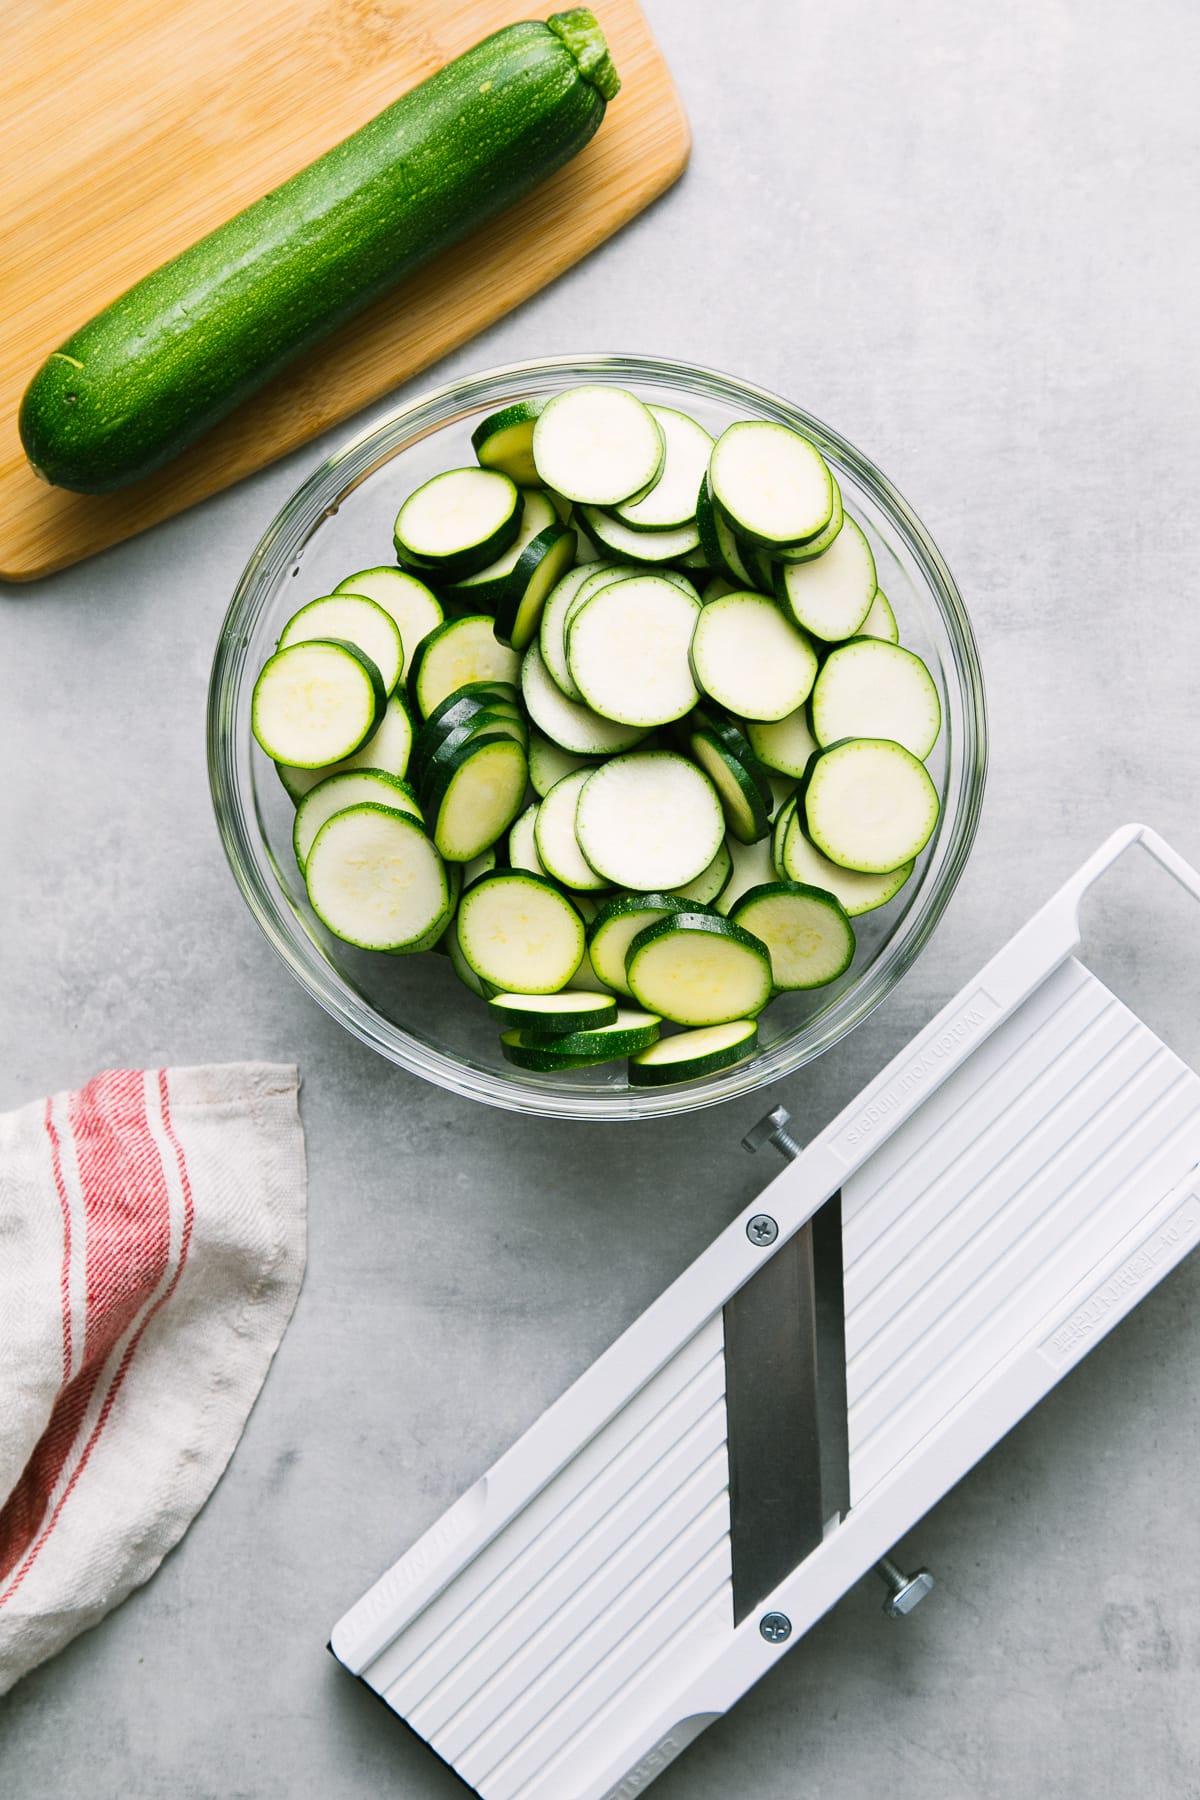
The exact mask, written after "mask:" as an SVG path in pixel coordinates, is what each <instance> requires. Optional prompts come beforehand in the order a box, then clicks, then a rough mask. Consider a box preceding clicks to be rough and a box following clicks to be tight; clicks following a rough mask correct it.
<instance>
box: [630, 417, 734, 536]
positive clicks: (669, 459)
mask: <svg viewBox="0 0 1200 1800" xmlns="http://www.w3.org/2000/svg"><path fill="white" fill-rule="evenodd" d="M649 410H650V411H651V412H652V413H653V415H654V417H655V418H656V419H657V420H658V425H659V430H660V431H661V432H662V435H663V466H662V472H661V473H660V475H659V477H658V480H657V481H656V482H655V484H654V486H653V487H652V488H651V489H650V492H649V493H648V494H646V495H645V497H644V498H643V499H641V500H626V501H624V502H623V503H622V504H621V505H620V506H617V507H614V508H613V510H614V512H615V513H616V516H617V518H618V519H619V520H620V522H621V524H622V525H628V526H629V527H630V528H631V529H632V530H634V531H675V530H678V529H679V527H680V526H682V525H691V524H692V523H693V521H694V520H695V517H696V490H697V489H698V488H699V486H700V483H701V482H702V481H703V479H704V477H705V475H706V474H707V473H708V459H709V457H710V456H711V454H712V447H713V440H712V438H711V437H710V436H709V435H708V432H707V431H705V429H704V427H703V425H697V423H696V421H695V419H692V418H689V417H688V415H687V413H681V412H676V411H675V408H674V407H673V406H654V405H651V407H650V409H649ZM698 541H699V540H697V542H698Z"/></svg>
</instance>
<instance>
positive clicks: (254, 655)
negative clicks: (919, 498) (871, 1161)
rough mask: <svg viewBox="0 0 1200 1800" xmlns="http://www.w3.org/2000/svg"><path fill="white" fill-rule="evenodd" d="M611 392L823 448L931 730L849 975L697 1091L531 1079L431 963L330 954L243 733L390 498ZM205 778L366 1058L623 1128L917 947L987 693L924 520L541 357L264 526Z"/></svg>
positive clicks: (980, 749) (818, 1048)
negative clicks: (926, 812) (916, 794)
mask: <svg viewBox="0 0 1200 1800" xmlns="http://www.w3.org/2000/svg"><path fill="white" fill-rule="evenodd" d="M584 381H610V382H614V383H618V384H619V385H621V386H622V387H627V388H630V389H632V391H633V392H634V393H636V394H639V395H641V396H642V397H643V398H644V399H648V400H658V401H661V402H663V403H664V404H666V405H669V406H676V407H679V408H681V409H682V410H684V411H686V412H689V413H691V414H693V416H694V417H695V418H697V419H699V420H700V422H701V423H702V424H703V425H705V426H706V427H707V428H708V430H709V431H711V432H712V433H713V434H714V435H715V434H717V433H718V432H719V431H720V430H721V429H722V428H723V427H724V426H725V425H726V424H728V423H729V422H730V421H731V420H733V419H738V418H755V417H758V418H766V419H776V420H779V421H781V422H782V423H783V424H786V425H794V426H796V427H798V428H799V429H800V430H801V431H803V432H806V433H807V434H808V436H809V437H811V438H812V439H813V440H814V441H815V442H816V443H817V444H819V445H820V447H821V450H822V451H823V453H824V455H825V456H826V458H827V459H828V461H829V462H830V464H831V465H832V466H833V468H834V469H835V471H836V473H837V477H838V480H839V482H840V483H841V487H842V492H843V495H844V497H845V501H846V507H847V510H848V511H849V512H851V513H852V514H853V515H854V517H855V518H856V519H857V520H858V521H859V523H860V524H861V525H862V526H863V528H864V530H865V531H866V533H867V535H868V537H869V538H870V540H871V544H872V547H873V549H874V552H875V557H876V561H877V563H878V567H879V581H880V585H881V586H882V587H883V589H884V591H885V592H886V593H887V594H888V596H889V598H890V599H891V601H892V604H893V606H894V608H895V611H896V616H897V618H898V620H899V624H900V632H901V638H902V641H903V642H904V643H905V644H907V645H908V646H909V647H910V648H912V649H914V650H916V651H917V652H918V653H919V654H920V655H921V656H923V657H924V659H925V661H926V662H927V663H928V665H929V667H930V669H931V671H932V672H933V675H934V677H935V679H936V680H937V683H938V686H939V688H940V690H941V696H942V711H943V719H944V725H943V730H942V735H941V738H940V740H939V742H938V745H937V747H936V749H935V751H934V753H933V755H932V757H931V758H930V761H929V768H930V773H931V774H932V775H933V778H934V780H935V782H936V783H937V786H938V788H939V791H940V793H941V797H942V812H941V818H940V821H939V824H938V828H937V831H936V832H935V834H934V837H933V839H932V841H931V842H930V844H929V845H928V846H927V847H926V849H925V851H924V852H923V854H922V856H921V858H920V861H919V863H918V866H917V868H916V870H915V871H914V873H913V875H912V877H911V878H910V880H909V881H908V883H907V884H906V886H905V887H904V888H903V889H902V890H901V892H900V893H899V895H898V896H897V897H896V899H895V900H894V901H892V902H891V904H890V905H888V906H886V907H882V908H880V910H879V911H877V912H874V913H868V914H866V915H864V916H863V917H862V918H860V919H858V920H856V921H855V926H856V930H857V934H858V951H857V954H856V956H855V958H854V962H853V963H852V965H851V967H850V968H849V969H848V970H847V971H846V973H845V975H844V976H842V977H841V978H840V980H838V981H837V982H835V983H834V984H832V985H831V986H830V987H828V988H823V989H820V990H819V991H817V992H816V993H812V994H807V995H802V994H793V995H785V996H783V997H782V998H780V999H777V1000H775V1001H774V1002H773V1003H772V1004H771V1006H770V1007H769V1008H768V1009H767V1012H766V1013H765V1015H764V1016H763V1019H762V1021H761V1024H760V1041H759V1048H758V1051H757V1053H756V1055H755V1056H754V1057H753V1058H751V1059H750V1060H749V1061H747V1062H744V1063H740V1064H739V1065H738V1066H737V1067H736V1068H732V1069H727V1070H724V1071H722V1072H720V1073H718V1074H716V1075H710V1076H708V1077H706V1078H705V1079H703V1080H700V1081H693V1082H688V1083H685V1084H680V1085H678V1086H675V1087H666V1088H661V1089H656V1088H649V1089H638V1088H632V1087H630V1086H629V1084H628V1082H627V1081H626V1079H625V1066H624V1064H623V1063H614V1064H612V1065H611V1066H609V1067H607V1068H596V1069H583V1070H579V1071H577V1072H574V1073H572V1074H566V1073H563V1074H551V1075H537V1074H531V1073H526V1072H524V1071H522V1070H519V1069H515V1068H513V1067H512V1066H511V1065H510V1064H508V1063H506V1062H504V1060H503V1059H502V1057H501V1055H500V1046H499V1041H498V1032H497V1027H496V1023H495V1020H494V1019H493V1018H492V1017H490V1016H489V1014H488V1010H487V1008H486V1007H485V1006H484V1005H483V1004H482V1002H480V1001H479V1000H478V999H476V997H475V996H474V995H473V994H471V993H469V992H468V991H467V989H466V988H464V987H463V986H462V985H461V984H460V982H459V981H458V979H457V977H456V976H455V974H454V971H453V969H452V968H451V966H450V963H449V960H448V959H447V958H446V957H444V956H437V955H422V956H411V957H393V956H382V955H378V954H372V953H370V952H364V951H359V950H354V949H352V948H351V947H350V946H348V945H346V944H342V943H340V942H339V941H338V940H337V939H336V938H333V937H331V936H330V935H329V934H328V932H326V931H325V930H324V928H323V927H322V926H321V925H320V924H319V923H318V922H317V920H316V918H315V917H314V915H313V914H312V912H311V910H310V909H309V907H308V904H307V902H306V899H305V894H304V884H303V881H302V880H301V878H300V875H299V873H298V871H297V869H296V865H295V861H294V858H293V855H292V848H291V823H292V810H293V809H292V804H291V802H290V800H289V799H288V797H287V795H286V794H285V793H284V791H283V788H282V786H281V785H280V782H279V779H278V777H277V775H276V774H275V771H274V769H273V767H272V765H271V763H270V762H269V761H268V759H267V758H266V757H265V756H264V755H263V754H262V752H261V751H260V750H259V748H258V746H257V744H256V743H255V742H254V739H253V737H252V735H251V731H250V697H251V692H252V689H253V686H254V681H255V678H256V676H257V674H258V671H259V669H260V668H261V667H262V664H263V662H264V661H265V660H266V658H267V656H269V655H270V653H271V651H272V650H273V649H274V646H275V640H276V639H277V637H278V636H279V633H280V631H281V629H282V627H283V625H284V623H285V621H286V620H287V619H288V618H290V616H291V615H292V613H294V612H295V611H296V610H297V608H298V607H299V606H301V605H302V604H303V603H304V602H305V601H307V600H311V599H313V598H315V597H316V596H317V595H318V594H324V593H328V592H329V591H330V589H331V588H333V587H334V586H335V585H336V584H337V582H338V581H340V580H341V579H342V578H343V577H344V576H345V575H348V574H350V573H352V572H353V571H354V570H356V569H363V568H368V567H370V566H372V565H374V564H378V563H386V562H389V561H390V560H391V559H392V547H391V544H392V538H391V531H392V522H393V520H394V518H395V515H396V511H397V509H398V507H399V505H400V502H401V500H402V499H403V498H404V497H405V495H406V494H408V493H409V492H411V490H412V489H413V488H415V487H416V486H418V484H419V483H420V482H422V481H425V480H426V479H428V477H429V476H431V475H433V474H435V473H436V472H437V471H438V470H439V469H444V468H451V467H454V466H455V465H458V464H462V463H465V462H469V461H471V460H472V456H471V450H470V443H469V439H470V432H471V429H472V427H473V425H474V424H475V422H476V421H477V420H478V418H479V417H480V416H481V415H483V414H486V413H488V412H492V411H494V410H495V409H496V408H497V407H499V406H502V405H504V404H506V403H507V402H509V401H512V400H515V399H517V398H519V397H521V396H524V395H534V394H550V393H554V392H556V391H557V390H559V389H561V388H566V387H572V386H575V385H576V384H577V383H579V382H584ZM208 743H209V772H210V780H211V785H212V794H213V804H214V806H215V808H216V815H217V823H218V826H219V828H220V832H221V837H222V841H223V842H224V845H225V852H226V855H227V856H228V858H229V863H230V866H231V868H232V870H233V873H234V877H235V879H236V880H237V883H238V886H239V887H240V888H241V891H242V894H243V895H244V897H245V900H246V903H247V905H248V906H249V907H250V910H251V912H252V913H253V914H254V916H255V918H256V919H257V920H258V923H259V924H260V925H261V927H262V929H263V931H264V932H265V933H266V935H267V938H268V940H269V941H270V943H271V944H272V945H273V946H274V948H275V949H276V951H278V953H279V955H280V956H281V957H282V959H283V961H284V962H285V963H286V964H287V966H288V968H289V969H290V970H291V972H292V974H293V975H294V976H295V977H296V979H297V980H298V981H299V982H300V983H301V984H302V985H303V986H304V987H305V988H307V990H308V991H309V993H311V994H312V995H313V996H314V998H315V999H316V1000H318V1001H319V1002H320V1004H321V1005H322V1006H324V1007H325V1008H326V1010H327V1011H328V1012H330V1013H332V1014H333V1016H334V1018H336V1019H338V1020H340V1021H341V1023H342V1024H343V1025H344V1026H345V1027H346V1028H347V1030H349V1031H352V1032H353V1033H354V1034H355V1035H356V1036H357V1037H359V1038H361V1039H362V1041H363V1042H364V1043H365V1044H369V1045H370V1046H371V1047H372V1049H374V1050H377V1051H379V1053H380V1055H382V1056H386V1057H389V1058H390V1059H391V1061H393V1062H395V1063H399V1064H400V1065H401V1066H402V1067H403V1068H406V1069H411V1070H412V1071H413V1072H414V1074H417V1075H422V1076H424V1077H425V1078H426V1079H427V1080H429V1081H434V1082H437V1083H438V1084H439V1085H440V1086H442V1087H446V1088H450V1089H452V1090H453V1091H454V1092H455V1093H459V1094H468V1095H470V1096H471V1097H472V1098H473V1099H475V1100H482V1101H486V1102H487V1103H488V1104H490V1105H492V1106H502V1107H507V1108H509V1109H511V1110H513V1111H517V1112H527V1113H540V1114H544V1115H546V1116H549V1117H555V1118H571V1119H633V1118H639V1117H642V1118H644V1117H648V1116H655V1115H663V1114H667V1113H678V1112H686V1111H688V1110H690V1109H691V1108H693V1107H699V1106H712V1105H715V1104H716V1103H717V1102H718V1101H721V1100H727V1099H730V1098H732V1097H733V1096H734V1095H737V1094H747V1093H750V1092H751V1091H752V1090H753V1089H755V1088H757V1087H760V1086H762V1085H763V1084H764V1083H766V1082H769V1081H774V1080H776V1079H777V1078H778V1077H780V1076H783V1075H789V1074H791V1073H793V1071H795V1070H796V1069H798V1068H800V1067H801V1065H802V1064H804V1063H806V1062H808V1061H810V1060H811V1059H812V1058H813V1057H814V1056H819V1055H820V1054H821V1052H822V1051H823V1050H827V1049H828V1048H829V1047H830V1045H831V1044H834V1043H836V1042H837V1040H838V1039H839V1038H841V1037H843V1036H844V1035H845V1034H846V1032H848V1031H850V1030H851V1029H852V1028H853V1027H854V1026H855V1025H857V1024H858V1023H859V1022H860V1020H862V1019H864V1018H865V1017H866V1016H867V1014H868V1013H869V1012H870V1010H871V1008H872V1007H873V1006H875V1005H877V1004H878V1002H879V1001H880V1000H882V998H883V996H884V995H885V994H886V993H888V991H889V990H890V989H891V988H892V987H893V986H894V985H895V983H896V982H897V981H898V980H899V979H900V977H901V975H903V973H904V971H905V970H906V969H907V968H908V967H909V965H910V964H911V963H912V961H913V958H914V957H915V956H916V955H917V953H918V952H919V951H920V950H921V948H922V946H923V945H924V944H925V943H926V942H927V941H928V938H929V936H930V933H931V932H932V931H933V928H934V926H935V925H936V924H937V922H938V920H939V919H940V917H941V915H942V913H943V911H944V910H945V907H946V903H947V901H948V900H949V898H950V895H951V893H952V892H953V889H954V885H955V883H956V882H957V880H958V878H959V876H960V874H961V873H962V870H963V866H964V863H965V861H966V858H967V854H968V852H969V850H970V848H971V843H972V840H973V839H974V836H975V829H976V825H977V823H978V819H979V809H980V803H981V800H982V795H983V784H984V775H985V770H986V763H987V725H986V715H985V710H984V695H983V680H982V675H981V672H980V666H979V656H978V651H977V649H976V645H975V639H974V636H973V634H972V631H971V626H970V622H969V620H968V618H967V614H966V609H965V608H964V606H963V603H962V599H961V597H960V595H959V592H958V589H957V587H956V586H955V584H954V581H953V579H952V577H951V575H950V571H949V570H948V569H947V567H946V565H945V563H944V562H943V560H942V557H941V556H940V554H939V552H938V550H937V547H936V545H935V544H934V543H933V541H932V539H931V538H930V536H929V534H928V532H927V531H926V530H925V528H924V526H923V525H922V524H921V521H920V520H919V519H918V518H917V517H916V515H915V513H914V512H913V511H912V509H911V508H910V507H909V506H908V505H907V503H906V502H905V501H904V500H903V499H902V498H901V496H900V495H899V494H898V493H897V492H896V490H895V488H894V487H892V485H891V483H890V482H889V481H888V480H887V479H886V477H885V476H883V475H881V474H880V472H879V470H878V469H876V468H875V467H874V466H873V465H872V464H871V463H870V462H868V461H867V459H866V457H865V456H863V455H862V454H861V452H860V451H858V450H855V449H854V447H853V446H852V445H850V444H848V443H846V442H845V440H844V439H842V438H840V437H838V436H837V434H836V433H835V432H833V431H831V430H830V429H829V428H828V426H825V425H822V424H821V423H820V422H819V421H818V420H816V419H814V418H812V417H810V416H809V414H808V413H805V412H802V411H801V410H800V408H799V407H797V406H793V405H791V404H790V403H789V402H788V401H786V400H781V399H779V398H778V397H777V396H776V395H774V394H770V393H766V392H764V391H763V390H762V389H761V388H755V387H751V386H749V385H748V384H747V383H745V382H741V381H736V380H734V379H733V378H732V377H730V376H727V375H721V374H718V373H716V372H715V371H713V370H709V369H703V368H695V367H692V366H690V365H688V364H685V363H671V362H665V361H663V360H661V359H659V358H656V357H639V356H583V357H561V358H553V359H550V360H548V361H545V362H533V363H521V364H516V365H514V366H512V367H510V368H504V369H492V370H489V371H488V372H486V373H485V374H482V375H476V376H473V377H471V378H470V379H468V380H465V381H458V382H454V383H453V384H452V385H451V386H449V387H443V388H438V389H437V390H436V391H434V392H433V393H430V394H427V395H425V396H424V397H423V398H422V399H419V400H417V401H415V402H414V403H413V404H412V405H409V406H404V407H401V408H400V409H398V410H397V411H395V412H392V413H390V414H388V415H387V416H386V417H384V418H383V419H382V420H381V421H380V422H378V423H376V424H373V425H372V426H371V427H370V428H369V429H368V430H366V431H364V432H362V433H360V435H359V436H357V437H354V438H352V439H351V440H350V441H349V442H348V443H347V444H345V445H343V447H342V448H341V449H340V450H338V451H336V452H335V453H334V454H333V455H332V456H330V457H329V458H327V460H326V461H325V462H323V463H321V465H320V466H319V467H318V468H317V469H315V470H314V471H313V473H312V474H311V475H310V476H309V477H308V479H307V481H305V482H304V483H303V485H302V486H301V487H300V488H299V489H298V490H297V491H296V493H295V494H293V495H292V498H291V499H290V500H289V501H288V502H287V504H286V505H285V506H284V508H283V509H282V511H281V512H280V513H279V515H278V517H277V518H276V519H274V520H273V522H272V523H271V525H270V526H269V527H268V529H267V531H266V533H265V535H264V536H263V539H262V541H261V543H260V544H259V546H258V548H257V549H256V550H255V552H254V554H253V556H252V557H251V558H250V561H249V563H248V564H247V566H246V570H245V573H244V574H243V576H242V579H241V581H240V582H239V584H238V589H237V592H236V593H235V595H234V597H233V602H232V604H231V606H230V608H229V612H228V615H227V617H226V619H225V624H224V627H223V629H222V632H221V638H220V642H219V644H218V646H217V653H216V658H215V661H214V664H213V672H212V681H211V687H210V691H209V715H208Z"/></svg>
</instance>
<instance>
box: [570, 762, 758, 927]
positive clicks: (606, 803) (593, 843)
mask: <svg viewBox="0 0 1200 1800" xmlns="http://www.w3.org/2000/svg"><path fill="white" fill-rule="evenodd" d="M575 829H576V833H577V835H578V838H579V845H580V848H581V850H582V851H583V854H584V855H585V857H586V858H587V860H588V862H589V863H590V864H591V865H592V867H593V868H594V869H595V870H596V872H597V874H599V875H603V876H606V877H607V879H608V880H609V881H610V882H611V883H612V884H613V886H615V887H624V888H632V889H634V890H641V891H643V892H645V891H649V890H653V891H655V892H665V891H666V890H667V889H669V888H674V887H681V886H682V885H683V883H684V882H687V881H693V880H694V879H695V877H696V876H697V875H699V874H700V872H701V870H702V869H706V868H707V867H708V865H709V863H710V862H711V861H712V859H713V857H714V856H715V855H716V853H717V847H718V845H719V844H720V842H721V839H722V837H723V836H724V832H725V822H724V815H723V814H722V812H721V802H720V800H719V799H718V798H717V793H716V790H715V788H714V787H713V785H712V783H711V782H710V781H709V780H708V778H707V777H706V776H705V775H703V774H702V773H701V771H700V770H699V769H698V768H696V766H695V764H694V763H690V762H688V761H687V760H686V759H685V758H684V757H682V756H677V755H676V754H675V753H674V751H671V750H647V751H642V752H638V751H634V752H633V753H632V754H631V755H628V756H615V757H613V758H612V760H611V761H610V762H607V763H605V764H604V765H603V766H602V767H601V768H599V769H596V770H594V771H593V772H592V773H591V774H590V775H589V776H588V778H587V780H586V781H585V782H584V783H583V787H582V789H581V792H580V795H579V805H578V810H577V812H576V815H575Z"/></svg>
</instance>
